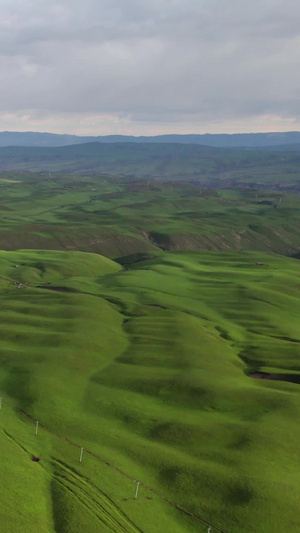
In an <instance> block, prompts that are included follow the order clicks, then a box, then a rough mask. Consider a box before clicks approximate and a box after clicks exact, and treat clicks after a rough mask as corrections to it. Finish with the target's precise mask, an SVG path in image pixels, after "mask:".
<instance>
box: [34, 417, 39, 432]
mask: <svg viewBox="0 0 300 533" xmlns="http://www.w3.org/2000/svg"><path fill="white" fill-rule="evenodd" d="M38 429H39V421H38V420H37V421H36V424H35V434H36V435H37V434H38Z"/></svg>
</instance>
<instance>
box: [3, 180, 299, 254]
mask: <svg viewBox="0 0 300 533" xmlns="http://www.w3.org/2000/svg"><path fill="white" fill-rule="evenodd" d="M3 180H4V181H3ZM23 248H29V249H46V250H49V249H52V250H68V251H76V250H78V251H84V252H92V253H97V254H101V255H105V256H106V257H110V258H112V259H115V258H118V257H122V256H125V255H130V254H134V253H139V252H147V251H148V252H149V251H154V252H156V251H159V250H167V251H171V250H192V251H194V250H224V251H228V250H237V251H243V250H260V251H266V252H275V253H283V254H286V255H292V254H295V253H297V252H298V251H299V249H300V208H299V201H298V197H297V195H295V194H291V193H288V192H285V191H264V190H252V189H219V190H216V189H205V188H201V187H199V186H198V185H195V184H191V183H184V182H180V183H177V182H171V183H163V182H160V181H155V180H152V181H145V180H144V181H142V180H135V179H133V178H132V179H124V178H120V177H119V178H118V177H114V178H112V177H109V176H93V177H92V176H90V177H84V176H67V175H56V174H50V175H49V173H42V174H26V173H20V174H13V173H6V174H5V173H2V181H0V249H2V250H16V249H23Z"/></svg>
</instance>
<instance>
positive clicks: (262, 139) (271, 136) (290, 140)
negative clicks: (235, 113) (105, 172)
mask: <svg viewBox="0 0 300 533" xmlns="http://www.w3.org/2000/svg"><path fill="white" fill-rule="evenodd" d="M89 142H99V143H116V142H133V143H180V144H204V145H207V146H213V147H220V148H222V147H224V148H235V147H261V148H263V147H269V146H281V145H287V144H289V145H292V144H299V143H300V132H298V131H290V132H270V133H234V134H227V133H224V134H209V133H206V134H186V135H177V134H169V135H155V136H133V135H103V136H101V135H100V136H77V135H68V134H56V133H47V132H45V133H40V132H17V131H3V132H0V146H36V147H38V146H40V147H43V146H44V147H58V146H67V145H72V144H83V143H89Z"/></svg>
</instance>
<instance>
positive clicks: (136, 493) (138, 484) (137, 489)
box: [134, 481, 140, 500]
mask: <svg viewBox="0 0 300 533" xmlns="http://www.w3.org/2000/svg"><path fill="white" fill-rule="evenodd" d="M139 486H140V481H136V491H135V497H134V499H135V500H136V499H137V497H138V493H139Z"/></svg>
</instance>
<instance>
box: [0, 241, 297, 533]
mask: <svg viewBox="0 0 300 533" xmlns="http://www.w3.org/2000/svg"><path fill="white" fill-rule="evenodd" d="M125 262H126V261H125ZM258 263H263V264H258ZM14 265H19V266H18V267H16V266H14ZM299 274H300V266H299V263H298V261H296V260H293V259H287V258H283V257H278V256H268V255H264V254H261V253H246V252H244V253H239V254H235V253H232V252H230V253H219V252H215V253H204V254H203V253H202V254H199V253H167V252H165V253H163V252H159V253H155V254H154V255H153V253H152V258H148V259H145V260H144V261H141V262H139V263H133V264H132V265H130V259H128V261H127V269H126V270H123V269H122V268H121V266H120V265H118V264H116V263H114V262H112V261H110V260H108V259H105V258H102V257H99V256H95V255H92V254H84V255H83V254H81V253H79V252H77V253H74V252H69V253H66V252H50V251H48V252H42V251H41V252H37V251H21V252H1V262H0V276H1V277H0V287H1V299H2V302H1V303H2V305H1V311H0V314H1V322H0V323H1V324H2V325H1V344H0V357H1V371H0V384H1V391H2V395H3V397H4V402H3V410H2V412H1V418H0V425H1V427H2V428H4V430H5V432H4V433H3V432H2V433H1V432H0V440H1V447H2V449H3V450H4V452H3V455H1V468H2V472H4V473H3V483H4V484H5V483H6V484H7V486H9V489H10V490H8V491H6V492H5V494H4V495H3V497H2V506H1V507H0V514H1V518H2V520H3V521H4V523H6V524H7V525H8V528H7V531H13V532H14V533H15V532H18V531H30V530H33V531H35V530H36V531H45V532H48V531H49V532H51V531H54V530H55V531H57V532H59V533H65V532H71V531H72V533H73V532H76V531H77V532H78V533H79V532H80V533H81V532H82V531H85V530H89V531H91V532H93V531H116V532H118V531H122V529H121V528H124V531H139V528H140V529H141V530H142V531H144V532H145V533H148V532H149V533H154V532H155V533H156V532H157V531H158V530H159V529H161V530H165V531H167V532H170V533H171V532H173V531H178V532H181V531H182V532H185V531H191V532H192V531H200V532H202V531H205V528H204V527H203V526H202V525H201V524H200V523H199V522H192V521H191V520H190V519H187V518H184V516H183V515H181V514H180V513H178V512H177V511H175V510H173V508H172V507H170V506H168V505H167V504H166V503H164V502H163V501H161V500H160V499H159V498H158V497H157V496H154V495H153V494H151V495H149V497H152V500H148V499H147V497H146V496H147V495H148V494H149V493H147V492H145V489H142V490H141V497H140V499H139V500H138V501H137V502H134V501H133V500H132V491H133V490H134V484H133V483H132V482H131V481H129V480H127V479H126V478H123V477H122V476H120V475H119V474H118V473H116V472H115V471H113V470H112V469H109V468H107V467H105V466H104V465H102V464H100V463H99V462H98V461H95V460H94V459H93V458H92V457H87V456H86V458H85V461H84V462H83V464H82V465H79V464H78V455H79V451H78V450H76V449H75V450H74V448H73V447H72V446H70V445H69V444H68V443H66V442H62V441H60V440H59V439H56V438H55V437H54V436H51V435H49V434H47V433H46V432H45V431H43V430H42V429H41V431H40V434H39V436H38V438H36V437H35V436H34V434H33V433H34V424H33V423H32V422H30V421H28V420H26V419H24V417H22V416H21V415H17V413H16V412H14V411H13V409H12V407H13V406H16V407H19V408H21V409H23V410H25V411H27V412H28V413H29V414H30V415H31V416H33V418H34V419H38V420H40V422H42V423H43V424H45V425H46V426H47V427H49V428H50V429H52V430H53V431H54V432H56V433H58V434H61V435H63V436H65V437H67V438H69V439H71V440H73V441H75V442H76V443H78V445H79V446H84V447H85V448H88V449H90V450H91V451H93V452H94V453H97V454H99V455H101V456H102V457H103V458H104V459H106V460H108V461H110V462H112V463H114V464H115V465H116V466H118V467H120V468H122V469H123V470H124V471H125V472H127V473H128V474H130V475H132V477H135V478H137V479H141V480H142V481H144V482H146V483H148V484H149V485H150V486H153V488H156V489H157V490H159V491H160V492H163V493H164V494H166V495H167V496H168V497H170V498H171V499H172V500H175V501H177V502H178V503H180V504H182V505H184V506H185V507H186V508H188V509H189V510H190V511H191V512H194V513H198V514H201V515H204V516H205V517H206V518H207V519H208V520H210V521H211V522H213V523H214V524H216V525H219V526H221V527H222V528H223V529H225V530H227V531H230V532H233V533H235V532H236V533H237V532H239V533H241V532H244V531H245V533H246V532H249V531H262V532H266V533H267V532H269V531H274V533H281V532H282V531H287V530H289V529H292V528H295V527H296V528H297V527H298V526H297V524H298V511H297V509H298V508H299V503H300V502H299V497H298V492H299V491H298V488H299V481H298V476H297V466H299V461H300V458H299V454H298V442H299V436H300V435H299V430H298V429H297V423H296V421H297V419H298V417H299V392H300V391H299V387H298V385H297V384H295V383H290V382H289V381H287V380H289V379H290V374H293V375H296V376H299V375H300V367H299V363H298V354H299V342H300V338H299V332H298V322H297V316H299V311H300V300H299V298H298V297H297V296H296V292H295V288H297V287H298V286H299ZM14 282H17V283H19V282H20V283H21V284H24V283H25V282H26V283H29V285H27V286H26V288H24V289H19V288H17V287H18V286H17V285H15V284H14ZM62 287H65V288H66V289H68V291H67V292H62V290H61V288H62ZM51 289H52V290H51ZM254 370H255V371H268V372H271V373H272V374H276V373H277V374H279V375H280V376H279V377H280V380H279V381H267V380H254V379H251V378H249V377H248V376H247V373H249V372H250V371H254ZM283 374H284V375H283ZM31 453H34V454H39V455H41V457H42V461H41V463H39V464H34V463H32V462H31V461H30V460H29V458H30V454H31ZM33 470H34V472H35V473H34V474H33ZM12 472H13V476H12ZM33 475H34V476H35V478H34V479H35V483H34V484H33V485H32V476H33ZM15 479H18V482H17V483H15ZM29 487H31V488H29ZM143 491H144V492H143ZM17 500H18V501H21V504H20V505H19V508H18V510H16V509H15V507H16V504H15V502H16V501H17ZM124 500H127V501H124ZM35 502H38V505H36V503H35ZM158 522H159V523H158ZM21 523H22V526H21ZM24 524H28V526H27V525H26V526H25V529H24ZM29 524H30V525H29ZM34 528H35V529H34Z"/></svg>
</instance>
